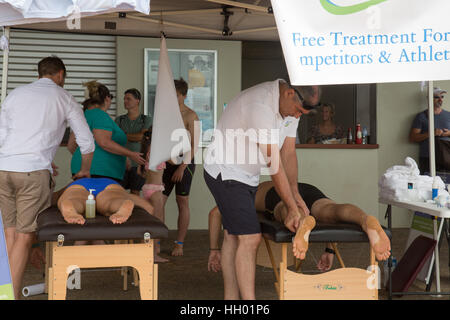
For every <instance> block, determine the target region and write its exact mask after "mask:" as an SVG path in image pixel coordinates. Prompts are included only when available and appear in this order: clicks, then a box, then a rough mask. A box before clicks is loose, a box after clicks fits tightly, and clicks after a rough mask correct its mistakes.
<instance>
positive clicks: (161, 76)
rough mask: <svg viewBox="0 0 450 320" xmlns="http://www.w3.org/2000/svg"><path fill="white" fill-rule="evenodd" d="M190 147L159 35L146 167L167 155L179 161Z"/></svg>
mask: <svg viewBox="0 0 450 320" xmlns="http://www.w3.org/2000/svg"><path fill="white" fill-rule="evenodd" d="M190 150H191V144H190V140H189V135H188V132H187V130H186V129H185V127H184V123H183V119H182V118H181V112H180V107H179V105H178V100H177V94H176V90H175V84H174V81H173V75H172V68H171V67H170V61H169V54H168V52H167V45H166V39H165V38H164V37H162V39H161V49H160V54H159V68H158V82H157V84H156V95H155V111H154V114H153V129H152V141H151V150H150V159H149V169H150V170H153V171H156V168H157V166H158V165H159V164H161V163H162V162H164V161H168V160H169V159H172V161H173V162H175V163H179V162H181V160H182V159H183V155H184V154H186V153H187V152H189V151H190Z"/></svg>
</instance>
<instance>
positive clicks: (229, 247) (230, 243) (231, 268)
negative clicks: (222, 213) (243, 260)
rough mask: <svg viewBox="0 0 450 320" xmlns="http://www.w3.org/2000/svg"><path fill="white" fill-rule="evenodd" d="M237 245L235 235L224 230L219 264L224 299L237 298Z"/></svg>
mask: <svg viewBox="0 0 450 320" xmlns="http://www.w3.org/2000/svg"><path fill="white" fill-rule="evenodd" d="M237 246H238V239H237V236H235V235H230V234H228V231H227V230H224V234H223V244H222V260H221V265H222V274H223V284H224V299H225V300H238V299H239V285H238V281H237V278H236V265H235V260H236V249H237Z"/></svg>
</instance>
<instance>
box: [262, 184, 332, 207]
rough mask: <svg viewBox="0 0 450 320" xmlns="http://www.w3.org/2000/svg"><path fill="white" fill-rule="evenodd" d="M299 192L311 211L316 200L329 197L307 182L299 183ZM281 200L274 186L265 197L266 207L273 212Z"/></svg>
mask: <svg viewBox="0 0 450 320" xmlns="http://www.w3.org/2000/svg"><path fill="white" fill-rule="evenodd" d="M297 185H298V192H299V193H300V195H301V196H302V198H303V201H305V204H306V206H307V207H308V209H309V210H310V211H311V208H312V205H313V204H314V202H316V201H317V200H320V199H328V197H327V196H326V195H324V194H323V193H322V191H320V190H319V189H317V188H316V187H315V186H313V185H310V184H307V183H298V184H297ZM280 201H281V198H280V196H279V195H278V193H277V192H276V191H275V187H272V188H271V189H270V190H269V191H268V192H267V194H266V199H265V208H266V210H267V211H269V212H273V210H274V209H275V206H276V205H277V204H278V203H279V202H280Z"/></svg>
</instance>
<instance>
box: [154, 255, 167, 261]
mask: <svg viewBox="0 0 450 320" xmlns="http://www.w3.org/2000/svg"><path fill="white" fill-rule="evenodd" d="M153 259H154V261H155V262H156V263H164V262H169V259H166V258H163V257H161V256H160V255H157V254H155V255H154V258H153Z"/></svg>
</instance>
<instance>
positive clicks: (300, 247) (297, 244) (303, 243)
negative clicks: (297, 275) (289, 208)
mask: <svg viewBox="0 0 450 320" xmlns="http://www.w3.org/2000/svg"><path fill="white" fill-rule="evenodd" d="M315 226H316V219H314V217H313V216H307V217H305V218H304V219H302V220H300V225H299V227H298V229H297V233H296V235H295V237H294V240H293V241H292V251H293V253H294V256H295V257H296V258H297V259H300V260H303V259H305V256H306V251H308V241H309V234H310V233H311V230H312V229H313V228H314V227H315Z"/></svg>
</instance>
